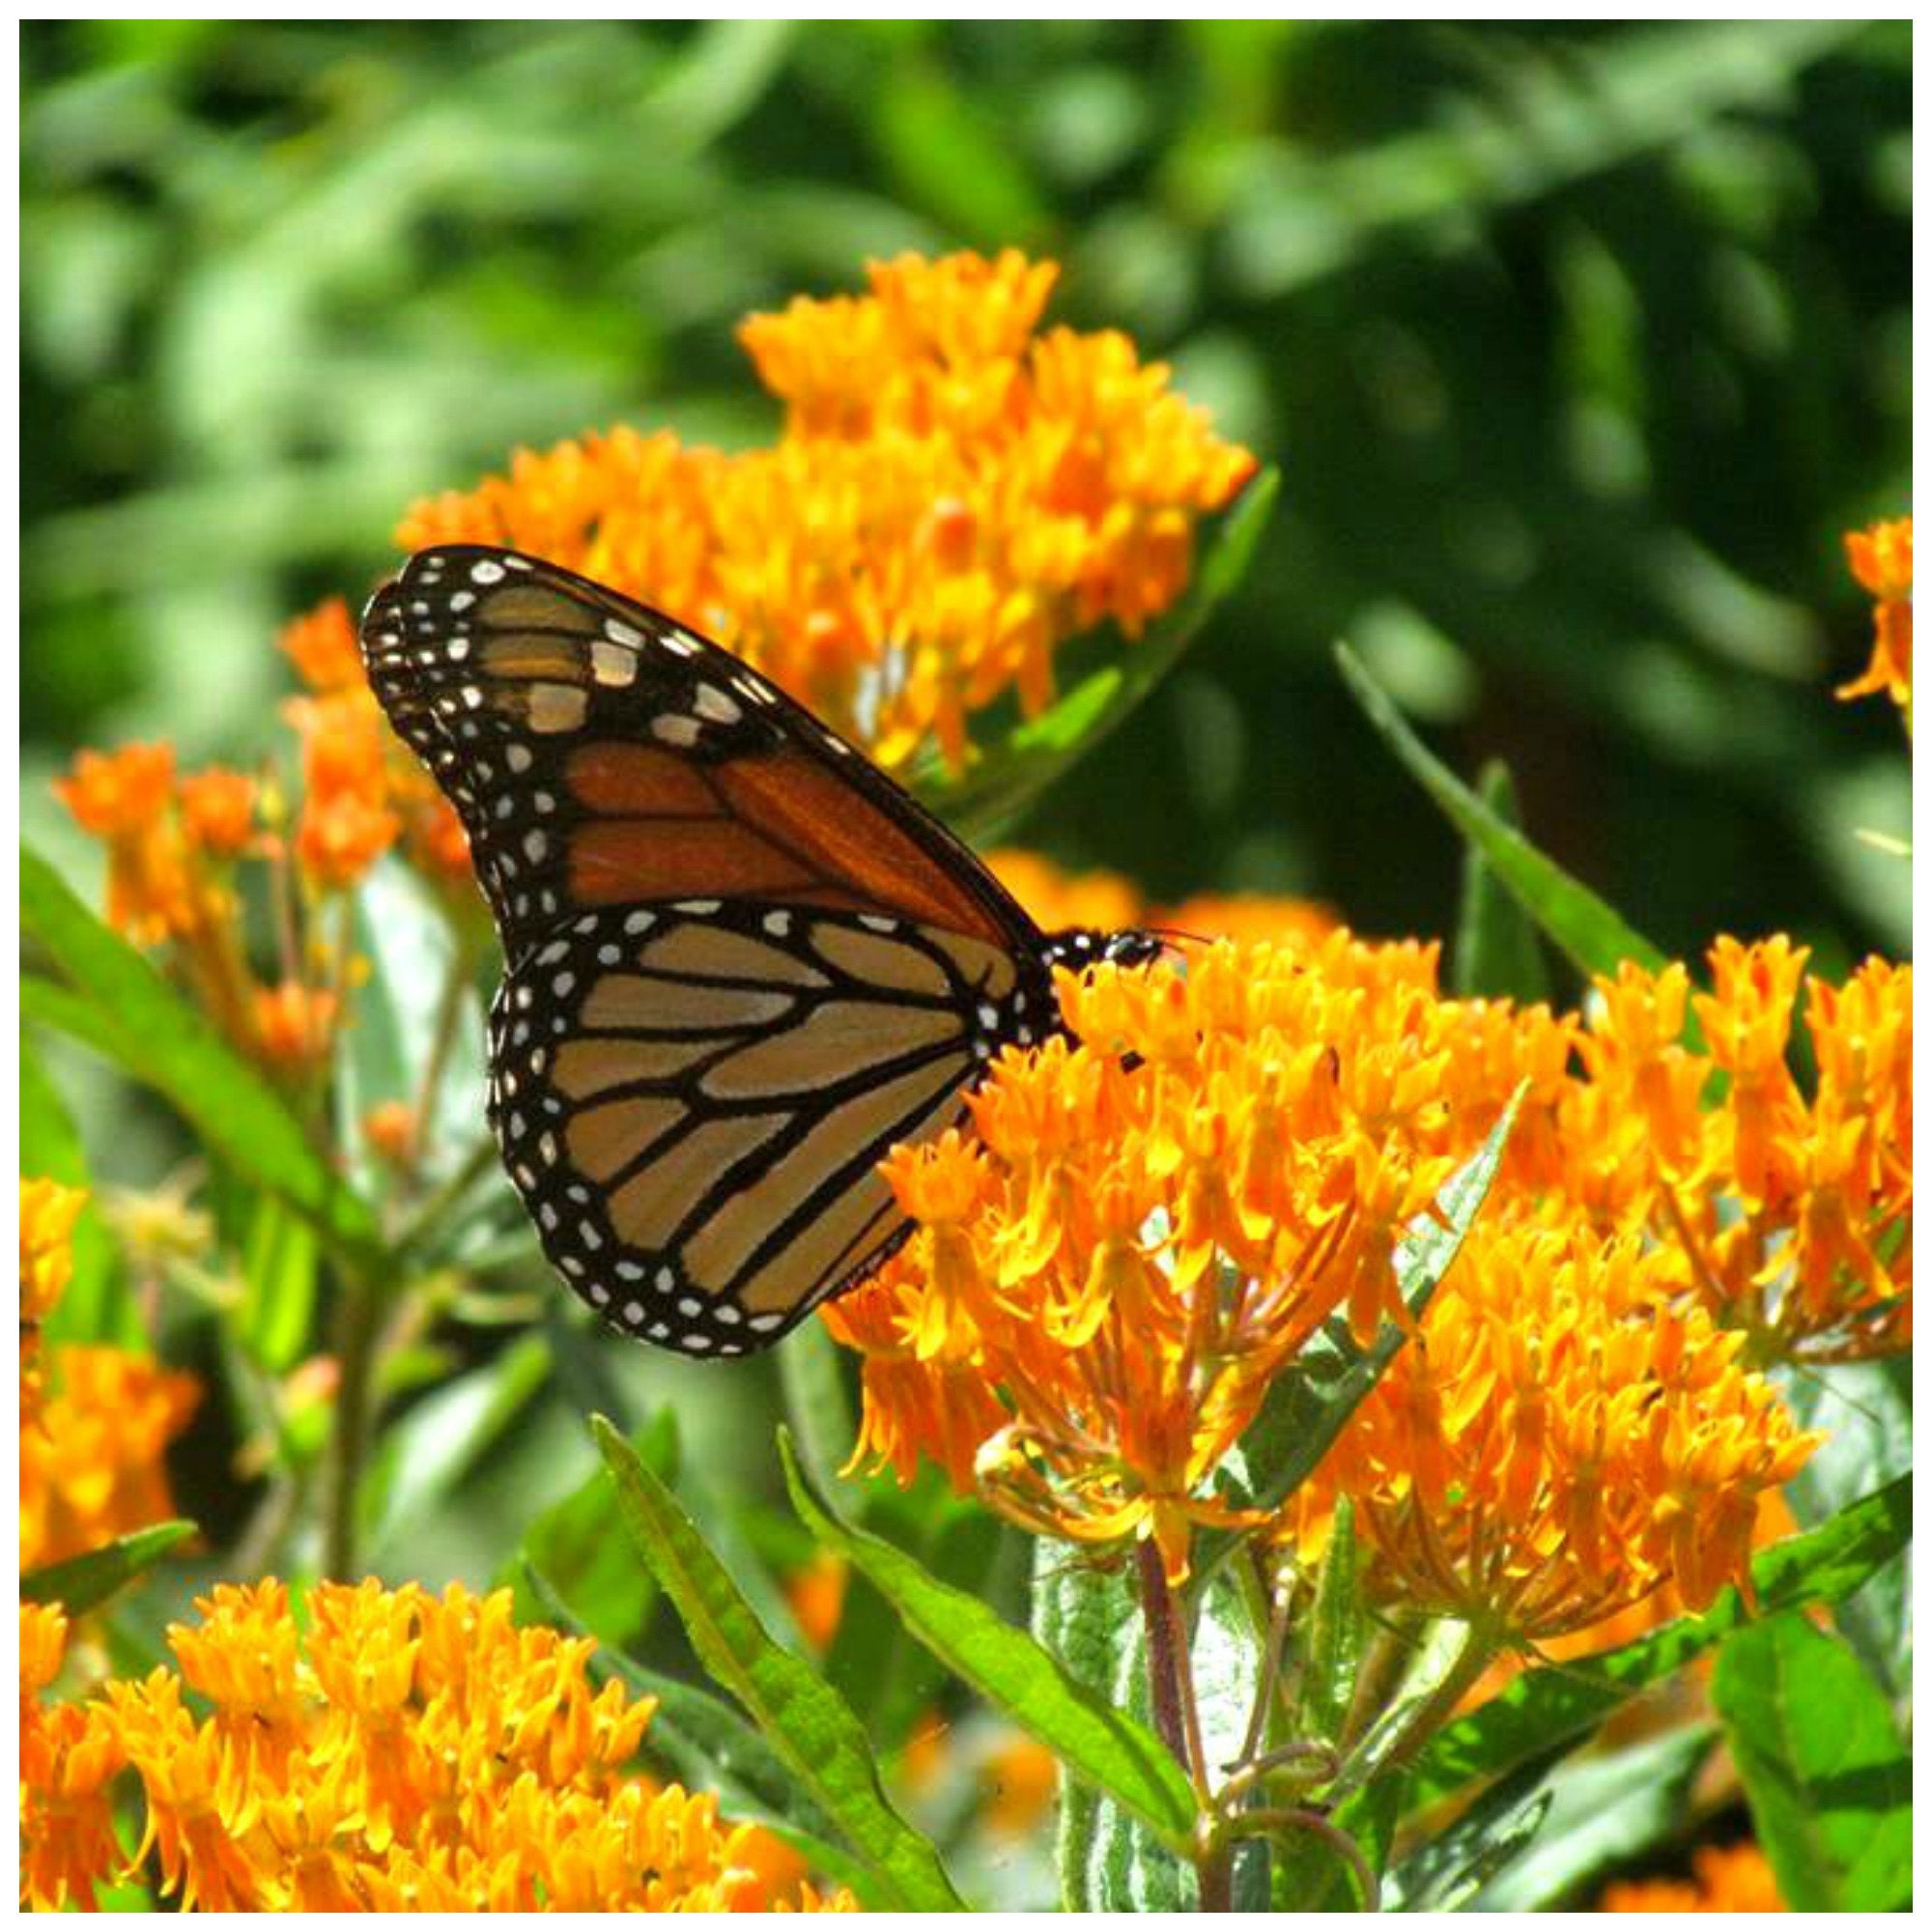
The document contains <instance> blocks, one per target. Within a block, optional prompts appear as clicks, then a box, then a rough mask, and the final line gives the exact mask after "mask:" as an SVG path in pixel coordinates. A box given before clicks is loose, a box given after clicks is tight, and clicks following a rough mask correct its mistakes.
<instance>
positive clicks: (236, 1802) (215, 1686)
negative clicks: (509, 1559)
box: [22, 1579, 853, 1911]
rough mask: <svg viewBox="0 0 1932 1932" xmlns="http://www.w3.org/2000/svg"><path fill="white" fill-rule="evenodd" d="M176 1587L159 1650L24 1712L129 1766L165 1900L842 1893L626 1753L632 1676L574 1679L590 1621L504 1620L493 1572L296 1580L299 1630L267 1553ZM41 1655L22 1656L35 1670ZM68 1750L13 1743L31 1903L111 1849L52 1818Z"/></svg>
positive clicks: (359, 1907) (821, 1899)
mask: <svg viewBox="0 0 1932 1932" xmlns="http://www.w3.org/2000/svg"><path fill="white" fill-rule="evenodd" d="M196 1609H197V1611H198V1613H199V1614H198V1620H197V1621H196V1622H194V1623H192V1624H178V1625H175V1626H173V1627H171V1628H170V1630H169V1633H168V1641H169V1644H170V1647H171V1648H172V1649H173V1651H174V1653H175V1657H176V1659H177V1660H178V1662H179V1666H180V1667H179V1671H178V1672H176V1671H171V1670H168V1669H165V1668H162V1669H157V1670H156V1671H154V1672H152V1673H151V1674H150V1675H149V1676H147V1677H146V1678H144V1679H141V1680H140V1681H138V1682H132V1683H129V1682H113V1683H110V1684H108V1685H107V1686H106V1687H105V1688H104V1690H102V1691H101V1692H100V1693H99V1695H98V1696H96V1697H95V1698H93V1699H92V1700H90V1701H89V1702H88V1703H87V1704H85V1705H83V1706H56V1707H54V1708H53V1709H52V1710H51V1711H46V1712H43V1713H41V1714H40V1715H39V1718H38V1719H37V1721H38V1722H40V1723H41V1724H43V1726H44V1725H45V1724H46V1723H48V1722H50V1721H52V1720H60V1721H62V1722H63V1723H64V1724H66V1725H67V1726H68V1727H70V1728H72V1729H74V1730H75V1731H76V1735H77V1736H78V1737H79V1738H80V1739H81V1740H82V1741H83V1742H84V1744H85V1746H86V1748H87V1751H89V1752H91V1753H92V1755H91V1757H89V1758H88V1760H87V1761H88V1763H89V1765H90V1766H91V1767H95V1768H103V1769H104V1770H105V1771H106V1774H107V1775H108V1776H111V1775H112V1772H113V1770H114V1769H115V1768H117V1767H118V1766H119V1765H121V1764H124V1763H125V1764H126V1765H127V1766H128V1768H129V1769H130V1770H131V1772H132V1774H133V1776H134V1777H135V1778H136V1780H137V1781H138V1785H139V1790H140V1797H141V1802H142V1808H143V1812H144V1817H145V1822H144V1827H143V1831H142V1836H141V1841H140V1845H139V1847H138V1849H137V1851H136V1853H135V1857H134V1861H133V1862H135V1863H138V1862H140V1861H142V1860H145V1859H146V1858H148V1857H149V1855H150V1854H152V1855H153V1857H154V1859H155V1861H156V1867H157V1869H158V1871H159V1874H160V1889H161V1891H162V1894H163V1896H164V1897H166V1898H168V1899H170V1900H172V1901H173V1902H176V1903H178V1904H180V1905H181V1906H182V1907H184V1908H193V1907H200V1908H202V1909H205V1910H255V1911H400V1910H429V1909H443V1910H450V1911H477V1910H498V1911H530V1910H535V1909H537V1908H539V1907H542V1908H547V1909H551V1910H578V1911H621V1910H627V1909H628V1910H634V1911H668V1910H680V1911H755V1910H769V1909H780V1910H782V1909H802V1910H822V1909H833V1910H846V1909H851V1908H852V1905H853V1901H852V1899H851V1898H850V1896H849V1894H846V1893H844V1892H842V1891H839V1892H834V1893H831V1894H830V1895H828V1896H821V1895H820V1894H819V1893H817V1892H816V1891H814V1890H813V1889H812V1888H811V1887H810V1886H809V1885H807V1884H805V1883H804V1882H803V1868H802V1867H801V1866H800V1864H799V1863H798V1861H796V1860H794V1859H793V1858H792V1857H791V1856H790V1855H789V1854H788V1853H786V1852H784V1851H783V1850H782V1849H781V1848H779V1847H776V1846H775V1845H773V1844H772V1843H771V1841H770V1839H769V1837H768V1835H767V1834H766V1833H763V1832H761V1831H759V1830H757V1829H756V1828H755V1827H751V1826H743V1825H732V1824H730V1823H728V1822H727V1821H725V1820H724V1819H721V1818H720V1817H719V1815H718V1804H717V1799H716V1798H715V1796H713V1795H711V1794H708V1793H697V1794H689V1793H686V1792H685V1791H683V1790H682V1789H680V1788H679V1787H678V1786H676V1785H669V1786H660V1785H658V1784H656V1783H655V1782H653V1781H652V1780H650V1779H649V1778H646V1777H643V1776H637V1775H635V1774H630V1773H627V1771H626V1769H625V1767H626V1766H627V1765H628V1764H629V1762H630V1760H631V1759H632V1758H633V1757H634V1756H635V1755H636V1753H637V1751H638V1749H639V1745H640V1744H641V1743H642V1741H643V1739H644V1736H645V1733H646V1731H647V1728H648V1726H649V1723H650V1719H651V1714H652V1710H653V1708H654V1700H652V1699H649V1698H644V1699H639V1700H634V1699H632V1698H631V1697H629V1696H628V1695H627V1694H626V1692H625V1690H624V1689H623V1687H622V1685H621V1684H619V1683H616V1682H614V1681H613V1682H611V1683H609V1684H606V1685H605V1686H604V1687H603V1688H602V1689H601V1690H600V1689H597V1688H595V1687H594V1685H593V1683H592V1681H591V1678H590V1675H589V1662H590V1658H591V1656H592V1653H593V1651H594V1649H595V1646H594V1645H593V1644H592V1643H590V1642H589V1641H588V1640H586V1639H580V1638H572V1637H566V1636H563V1635H561V1634H559V1633H557V1632H555V1631H553V1630H548V1629H544V1628H541V1627H530V1628H519V1627H518V1626H517V1625H515V1624H514V1623H513V1622H512V1619H511V1614H510V1597H509V1593H508V1592H507V1591H500V1592H497V1593H496V1594H495V1595H492V1596H488V1597H475V1596H472V1595H470V1594H469V1592H468V1591H466V1590H464V1589H463V1588H462V1587H461V1586H460V1585H452V1586H451V1587H450V1588H449V1589H447V1590H446V1591H444V1592H443V1593H442V1595H441V1596H440V1597H437V1596H432V1595H430V1594H429V1593H428V1592H426V1591H424V1590H421V1589H419V1588H417V1587H415V1586H414V1585H404V1586H403V1587H401V1588H400V1589H397V1590H393V1591H390V1590H385V1589H384V1588H382V1587H381V1586H380V1585H378V1584H377V1583H375V1582H374V1581H369V1582H365V1583H362V1584H360V1585H357V1586H355V1587H351V1586H348V1585H344V1584H328V1583H323V1584H317V1585H315V1586H314V1587H313V1588H312V1589H311V1590H310V1591H309V1592H308V1597H307V1610H308V1615H307V1618H306V1620H305V1630H304V1627H303V1625H302V1624H301V1623H298V1620H297V1619H296V1618H294V1617H293V1616H292V1614H291V1608H290V1603H289V1596H288V1591H287V1589H286V1587H285V1586H284V1585H282V1584H281V1583H279V1582H277V1581H275V1580H273V1579H269V1580H267V1581H265V1582H263V1583H260V1584H254V1585H235V1584H221V1585H217V1586H216V1588H215V1589H214V1590H213V1591H212V1592H211V1593H210V1595H209V1596H208V1597H206V1598H203V1599H200V1600H198V1601H197V1604H196ZM45 1648H46V1645H45V1644H44V1643H42V1644H41V1645H40V1649H41V1650H42V1651H44V1650H45ZM25 1654H26V1652H25V1647H24V1645H23V1656H24V1655H25ZM46 1681H50V1674H49V1673H47V1672H46V1671H45V1670H44V1668H41V1669H38V1670H37V1672H36V1690H38V1689H39V1688H43V1685H44V1683H45V1682H46ZM28 1683H29V1680H28V1678H27V1677H25V1676H24V1675H23V1678H22V1696H23V1701H24V1699H25V1698H26V1696H27V1695H28ZM190 1694H192V1696H193V1697H194V1698H195V1699H196V1700H198V1704H199V1705H200V1706H202V1707H206V1709H207V1712H208V1715H206V1716H203V1715H200V1714H199V1711H198V1709H197V1708H193V1707H191V1706H190V1704H189V1703H188V1701H187V1699H188V1696H189V1695H190ZM79 1755H81V1753H76V1752H74V1751H70V1752H69V1758H70V1760H77V1758H78V1757H79ZM64 1768H65V1767H64V1766H63V1764H62V1763H61V1761H60V1760H59V1759H58V1757H57V1756H56V1755H55V1754H54V1753H52V1752H50V1751H48V1750H44V1749H43V1750H42V1751H40V1752H39V1754H38V1755H37V1756H35V1757H32V1758H29V1759H26V1760H23V1775H24V1781H23V1786H22V1792H23V1810H22V1820H23V1845H24V1856H23V1864H22V1884H23V1897H25V1898H26V1900H27V1901H28V1902H29V1903H31V1904H34V1905H37V1906H43V1905H54V1904H60V1903H66V1902H70V1901H71V1902H78V1903H81V1904H91V1903H93V1887H94V1885H95V1884H96V1883H97V1882H99V1881H102V1880H107V1879H110V1878H112V1877H114V1876H115V1875H116V1874H117V1873H118V1871H119V1869H120V1866H121V1863H122V1860H121V1856H120V1853H119V1850H118V1847H116V1845H115V1843H114V1840H113V1838H112V1835H111V1833H107V1834H104V1835H103V1834H100V1833H96V1834H94V1835H93V1836H91V1837H89V1838H86V1839H85V1840H76V1841H75V1842H72V1843H70V1844H69V1845H66V1846H61V1845H56V1844H54V1843H53V1842H51V1841H50V1838H49V1836H48V1833H49V1832H50V1830H51V1826H52V1823H53V1821H54V1819H55V1818H56V1817H57V1816H59V1815H61V1814H60V1807H61V1806H62V1805H65V1806H66V1807H67V1810H68V1811H69V1812H71V1811H73V1810H74V1809H75V1807H76V1799H75V1797H74V1796H73V1795H72V1794H71V1792H69V1791H64V1790H62V1789H60V1788H57V1787H56V1786H55V1784H54V1783H53V1781H52V1780H53V1779H54V1778H55V1777H56V1776H58V1775H59V1774H60V1773H61V1772H62V1771H63V1769H64ZM68 1783H69V1785H70V1786H76V1787H77V1786H78V1783H79V1780H78V1779H77V1777H75V1776H72V1775H71V1772H70V1775H69V1777H68ZM94 1790H95V1793H96V1794H97V1795H98V1793H99V1781H97V1783H96V1785H95V1787H94Z"/></svg>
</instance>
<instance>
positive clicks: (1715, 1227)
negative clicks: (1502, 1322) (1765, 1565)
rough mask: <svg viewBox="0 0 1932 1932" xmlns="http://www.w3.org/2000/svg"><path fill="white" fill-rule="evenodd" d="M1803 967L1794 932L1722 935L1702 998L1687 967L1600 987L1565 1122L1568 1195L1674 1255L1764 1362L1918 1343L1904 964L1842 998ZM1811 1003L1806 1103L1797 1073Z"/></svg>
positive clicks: (1602, 1221)
mask: <svg viewBox="0 0 1932 1932" xmlns="http://www.w3.org/2000/svg"><path fill="white" fill-rule="evenodd" d="M1806 958H1807V955H1806V953H1805V951H1804V949H1803V948H1802V947H1793V946H1792V945H1791V944H1790V942H1789V941H1788V940H1785V939H1783V938H1773V939H1770V940H1766V941H1764V942H1762V943H1760V944H1758V945H1754V946H1745V945H1741V944H1740V943H1739V942H1738V941H1736V940H1733V939H1719V941H1718V942H1717V944H1716V945H1714V946H1713V947H1712V949H1711V952H1710V960H1709V963H1710V968H1711V979H1712V990H1711V991H1710V992H1709V993H1699V994H1693V993H1691V992H1690V976H1689V974H1688V972H1687V971H1686V969H1685V968H1684V967H1683V966H1681V965H1673V966H1668V967H1665V968H1664V969H1663V970H1662V972H1660V973H1656V974H1652V973H1648V972H1646V971H1644V970H1643V969H1642V968H1640V967H1636V966H1633V965H1626V966H1624V967H1623V968H1622V969H1621V970H1620V971H1619V972H1618V974H1617V976H1616V978H1615V980H1601V981H1599V983H1598V987H1597V995H1598V997H1597V1000H1596V1002H1595V1010H1594V1012H1593V1013H1592V1016H1591V1022H1590V1025H1589V1027H1588V1029H1587V1031H1585V1032H1584V1033H1583V1034H1582V1035H1581V1036H1580V1037H1579V1039H1578V1047H1579V1050H1580V1052H1581V1054H1582V1057H1583V1060H1584V1063H1585V1065H1586V1067H1587V1070H1588V1076H1589V1077H1588V1078H1587V1079H1586V1080H1580V1081H1577V1082H1573V1083H1572V1084H1571V1086H1570V1089H1569V1092H1568V1094H1567V1095H1566V1101H1565V1107H1564V1111H1563V1118H1562V1132H1563V1137H1564V1140H1565V1142H1566V1145H1567V1146H1568V1147H1570V1148H1571V1149H1572V1150H1573V1159H1572V1170H1573V1174H1574V1176H1575V1180H1576V1184H1575V1186H1574V1187H1573V1189H1572V1194H1573V1197H1574V1198H1575V1199H1577V1200H1578V1201H1579V1202H1581V1203H1582V1204H1583V1205H1584V1206H1585V1207H1586V1208H1588V1210H1589V1212H1590V1213H1591V1215H1592V1217H1593V1219H1594V1220H1595V1221H1596V1222H1597V1224H1598V1225H1599V1226H1600V1227H1603V1228H1605V1229H1628V1228H1636V1229H1641V1230H1642V1231H1644V1232H1645V1233H1646V1234H1648V1235H1649V1236H1651V1238H1653V1239H1654V1240H1657V1241H1659V1242H1662V1243H1664V1244H1666V1245H1667V1246H1669V1247H1670V1248H1671V1249H1672V1250H1673V1252H1674V1253H1675V1255H1676V1256H1677V1257H1678V1258H1679V1260H1680V1261H1681V1263H1682V1264H1683V1265H1684V1267H1685V1269H1686V1287H1687V1288H1688V1290H1689V1291H1690V1293H1692V1294H1694V1295H1695V1296H1696V1297H1697V1298H1698V1299H1699V1300H1700V1301H1702V1302H1703V1303H1704V1304H1705V1305H1706V1306H1707V1307H1708V1308H1709V1310H1710V1312H1711V1313H1712V1315H1713V1316H1714V1317H1715V1318H1716V1319H1718V1320H1719V1321H1721V1322H1723V1323H1724V1324H1725V1325H1726V1326H1731V1327H1737V1328H1741V1329H1742V1330H1744V1332H1745V1333H1746V1335H1747V1337H1748V1338H1749V1345H1750V1353H1751V1356H1752V1359H1753V1360H1755V1361H1757V1362H1760V1363H1763V1362H1770V1361H1776V1360H1808V1361H1838V1360H1846V1359H1858V1358H1862V1357H1866V1356H1872V1355H1879V1354H1889V1353H1893V1352H1896V1351H1897V1350H1900V1349H1903V1348H1905V1347H1907V1346H1909V1344H1910V1342H1911V1338H1912V1296H1911V1269H1912V969H1911V967H1910V966H1894V965H1891V964H1889V962H1887V961H1886V960H1883V959H1878V958H1872V959H1867V960H1866V961H1865V962H1864V964H1863V965H1861V966H1860V967H1859V968H1858V969H1857V971H1855V972H1854V973H1853V974H1852V976H1851V977H1850V978H1849V979H1848V980H1846V982H1845V983H1844V984H1843V985H1842V986H1833V985H1832V984H1831V983H1830V982H1829V981H1827V980H1821V979H1818V978H1816V977H1810V978H1807V977H1806V975H1805V970H1804V969H1805V964H1806ZM1801 993H1802V996H1803V998H1802V1009H1803V1013H1804V1022H1805V1029H1806V1037H1807V1041H1808V1046H1809V1052H1810V1057H1811V1059H1812V1061H1813V1062H1814V1064H1815V1065H1816V1069H1817V1071H1816V1078H1815V1083H1814V1085H1813V1088H1812V1091H1810V1092H1809V1093H1807V1092H1805V1090H1804V1088H1803V1087H1801V1085H1800V1084H1799V1081H1798V1079H1797V1077H1796V1076H1795V1075H1794V1073H1793V1072H1792V1070H1791V1064H1790V1049H1791V1046H1792V1038H1791V1032H1792V1019H1793V1015H1794V1012H1795V1011H1797V1010H1798V1009H1799V1008H1800V1004H1801V998H1800V996H1801ZM1687 1013H1688V1014H1689V1015H1692V1016H1694V1018H1695V1020H1696V1024H1697V1027H1698V1029H1699V1030H1700V1032H1701V1035H1702V1041H1703V1043H1702V1045H1701V1046H1693V1045H1690V1044H1687V1043H1686V1042H1685V1039H1684V1031H1685V1023H1686V1018H1687ZM1714 1092H1715V1093H1717V1094H1718V1096H1719V1097H1718V1098H1717V1099H1716V1100H1715V1102H1711V1101H1709V1100H1708V1098H1707V1096H1709V1095H1710V1094H1713V1093H1714Z"/></svg>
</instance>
